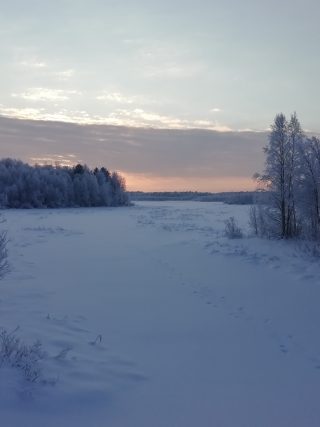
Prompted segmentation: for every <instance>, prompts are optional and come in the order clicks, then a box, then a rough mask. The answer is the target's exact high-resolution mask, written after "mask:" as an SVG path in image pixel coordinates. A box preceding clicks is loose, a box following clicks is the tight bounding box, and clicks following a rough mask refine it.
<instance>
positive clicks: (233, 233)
mask: <svg viewBox="0 0 320 427" xmlns="http://www.w3.org/2000/svg"><path fill="white" fill-rule="evenodd" d="M224 232H225V235H226V236H227V237H228V238H229V239H241V237H243V233H242V230H241V228H240V227H239V226H238V224H237V222H236V220H235V218H234V217H233V216H231V217H230V218H228V219H227V220H226V221H225V229H224Z"/></svg>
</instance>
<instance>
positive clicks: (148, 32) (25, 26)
mask: <svg viewBox="0 0 320 427" xmlns="http://www.w3.org/2000/svg"><path fill="white" fill-rule="evenodd" d="M319 4H320V3H319V2H317V1H316V0H304V1H294V0H290V1H287V0H282V1H281V0H279V1H275V0H269V1H258V0H242V1H239V0H225V1H214V0H211V1H198V2H196V1H188V0H184V1H178V0H173V1H172V0H171V1H168V0H162V1H161V2H160V1H157V2H155V1H152V0H145V1H143V0H140V1H134V0H132V1H119V0H118V1H108V0H105V1H103V0H87V1H83V0H55V1H51V0H50V1H49V0H28V1H23V0H20V1H19V0H11V1H10V2H9V1H8V2H6V1H4V0H1V1H0V36H1V45H0V64H1V70H2V78H1V81H0V92H1V99H0V113H2V114H4V115H9V116H14V117H28V118H42V119H62V120H65V121H75V122H81V123H85V122H88V123H106V124H124V125H129V126H131V125H133V126H153V127H160V128H166V127H169V128H192V127H198V128H212V129H217V130H221V131H224V130H227V129H232V130H239V129H255V130H264V129H266V128H267V127H268V126H269V124H270V122H271V121H272V119H273V117H274V115H275V114H276V113H277V112H279V111H284V112H285V113H290V112H292V111H294V110H296V111H297V112H298V116H299V117H300V119H301V121H302V123H303V125H304V127H305V128H307V129H310V130H313V131H319V130H320V126H319V99H320V88H319V81H318V80H319V75H320V56H319V46H320V31H319V19H320V6H319Z"/></svg>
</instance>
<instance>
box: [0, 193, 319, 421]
mask: <svg viewBox="0 0 320 427" xmlns="http://www.w3.org/2000/svg"><path fill="white" fill-rule="evenodd" d="M247 211H248V207H246V206H227V205H222V204H220V203H196V202H140V203H137V204H136V206H134V207H130V208H115V209H111V208H106V209H105V208H94V209H66V210H41V211H39V210H38V211H37V210H30V211H6V212H5V217H6V219H7V223H6V228H7V229H8V233H9V237H10V244H9V250H10V261H11V267H12V272H11V273H10V275H8V276H7V277H6V278H5V279H4V280H3V281H2V282H1V283H0V289H1V300H0V318H1V323H0V326H2V327H4V328H6V329H7V330H8V331H13V330H14V329H15V328H16V327H17V326H19V329H18V331H17V332H16V334H17V336H19V337H21V339H23V340H24V341H26V342H27V343H32V342H33V341H35V340H37V339H40V340H41V342H42V346H43V350H45V352H46V356H45V358H44V360H43V361H42V362H41V367H42V380H43V382H44V384H43V383H42V382H41V381H40V382H38V383H36V384H28V383H26V382H25V381H23V379H22V377H21V375H20V373H19V372H18V371H17V370H14V369H7V368H5V367H3V368H1V369H0V413H1V420H2V421H1V422H2V423H3V425H6V426H10V427H15V426H26V427H28V426H35V427H38V426H39V427H40V426H41V427H51V426H57V425H60V426H62V427H64V426H68V427H70V426H77V427H78V426H93V427H103V426H111V427H120V426H121V427H127V426H130V427H131V426H137V427H144V426H145V427H147V426H148V427H149V426H152V427H171V426H175V427H176V426H177V427H178V426H181V427H189V426H190V427H191V426H203V427H209V426H217V427H233V426H237V427H238V426H239V427H240V426H241V427H242V426H243V427H269V426H277V427H278V426H279V427H284V426H290V427H294V426H307V427H309V426H310V427H315V426H319V425H320V405H319V396H320V342H319V339H318V327H319V324H320V310H319V300H320V283H319V277H320V275H319V273H320V271H319V270H320V269H319V266H318V264H319V263H317V262H313V261H311V260H308V259H305V258H304V257H303V256H302V254H301V253H299V252H298V251H297V249H296V248H295V246H294V245H289V244H287V243H282V242H270V241H261V240H258V239H255V238H249V237H248V238H244V239H241V240H228V239H227V238H226V237H224V235H223V229H224V220H225V219H226V218H228V217H229V216H231V215H234V216H235V217H236V218H237V220H238V221H239V223H240V224H241V225H242V226H243V227H244V228H245V227H246V226H247Z"/></svg>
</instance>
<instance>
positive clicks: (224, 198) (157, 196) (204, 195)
mask: <svg viewBox="0 0 320 427" xmlns="http://www.w3.org/2000/svg"><path fill="white" fill-rule="evenodd" d="M256 195H257V192H256V191H231V192H223V193H209V192H198V191H165V192H142V191H131V192H129V196H130V199H131V200H133V201H134V200H137V201H138V200H140V201H143V200H149V201H157V200H158V201H160V200H161V201H169V200H172V201H179V200H181V201H183V200H184V201H188V200H193V201H197V202H223V203H227V204H235V205H251V204H253V203H254V200H255V197H256Z"/></svg>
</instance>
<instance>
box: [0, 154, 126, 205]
mask: <svg viewBox="0 0 320 427" xmlns="http://www.w3.org/2000/svg"><path fill="white" fill-rule="evenodd" d="M127 204H128V196H127V193H126V187H125V180H124V178H123V177H122V176H121V175H119V174H118V173H117V172H112V173H110V172H109V171H108V170H107V169H106V168H104V167H102V168H100V169H98V168H95V169H94V170H90V169H89V168H88V167H87V166H85V165H81V164H78V165H76V166H74V167H72V168H69V167H61V166H48V165H47V166H39V165H35V166H31V165H28V164H26V163H23V162H21V161H19V160H13V159H3V160H0V207H2V208H62V207H76V206H78V207H89V206H120V205H127Z"/></svg>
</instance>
